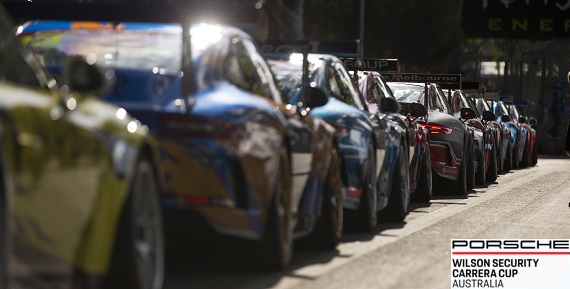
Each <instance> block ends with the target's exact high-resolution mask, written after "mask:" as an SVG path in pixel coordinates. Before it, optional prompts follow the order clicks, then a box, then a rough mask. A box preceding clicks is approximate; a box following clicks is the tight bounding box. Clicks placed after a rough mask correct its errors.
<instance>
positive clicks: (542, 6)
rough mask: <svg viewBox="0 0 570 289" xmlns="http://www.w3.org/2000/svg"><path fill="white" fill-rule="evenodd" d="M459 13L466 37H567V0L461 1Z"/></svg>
mask: <svg viewBox="0 0 570 289" xmlns="http://www.w3.org/2000/svg"><path fill="white" fill-rule="evenodd" d="M462 14H463V18H462V19H463V23H462V27H463V31H464V32H465V34H466V35H467V36H468V37H490V38H495V37H497V38H528V39H533V38H552V37H567V36H570V0H542V1H536V0H533V1H529V0H464V1H463V13H462Z"/></svg>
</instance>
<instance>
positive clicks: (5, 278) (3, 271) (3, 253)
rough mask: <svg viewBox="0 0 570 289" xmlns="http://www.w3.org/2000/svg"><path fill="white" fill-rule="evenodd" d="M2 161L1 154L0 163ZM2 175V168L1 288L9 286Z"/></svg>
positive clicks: (0, 220)
mask: <svg viewBox="0 0 570 289" xmlns="http://www.w3.org/2000/svg"><path fill="white" fill-rule="evenodd" d="M1 161H2V157H1V156H0V163H1ZM2 176H3V175H2V169H1V168H0V288H8V276H7V272H8V244H7V243H8V225H7V224H8V221H7V220H8V210H7V207H6V196H5V193H4V180H3V178H2Z"/></svg>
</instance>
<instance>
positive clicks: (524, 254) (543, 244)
mask: <svg viewBox="0 0 570 289" xmlns="http://www.w3.org/2000/svg"><path fill="white" fill-rule="evenodd" d="M569 270H570V240H568V239H452V240H451V272H450V273H451V288H506V289H531V288H541V289H562V288H570V278H568V276H569V275H568V272H570V271H569Z"/></svg>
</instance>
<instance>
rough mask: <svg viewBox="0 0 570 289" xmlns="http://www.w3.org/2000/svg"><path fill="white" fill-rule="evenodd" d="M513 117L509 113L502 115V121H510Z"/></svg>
mask: <svg viewBox="0 0 570 289" xmlns="http://www.w3.org/2000/svg"><path fill="white" fill-rule="evenodd" d="M510 121H511V117H510V116H508V115H501V122H510Z"/></svg>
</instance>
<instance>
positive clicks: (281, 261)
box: [260, 147, 293, 270]
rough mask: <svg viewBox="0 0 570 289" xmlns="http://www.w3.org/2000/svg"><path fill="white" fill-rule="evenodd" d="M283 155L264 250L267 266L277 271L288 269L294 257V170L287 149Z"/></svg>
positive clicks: (266, 230) (262, 251) (263, 245)
mask: <svg viewBox="0 0 570 289" xmlns="http://www.w3.org/2000/svg"><path fill="white" fill-rule="evenodd" d="M280 155H281V157H280V158H279V172H278V176H277V181H276V185H275V192H274V194H273V198H272V202H271V206H270V208H269V215H268V218H267V224H266V225H265V233H264V236H263V239H262V244H261V250H260V253H261V257H262V262H263V263H264V264H263V265H264V266H266V267H269V268H270V269H275V270H283V269H285V268H287V266H288V265H289V263H290V262H291V258H292V257H293V213H292V208H291V167H290V164H289V158H288V156H287V151H286V149H285V148H284V147H282V148H281V150H280Z"/></svg>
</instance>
